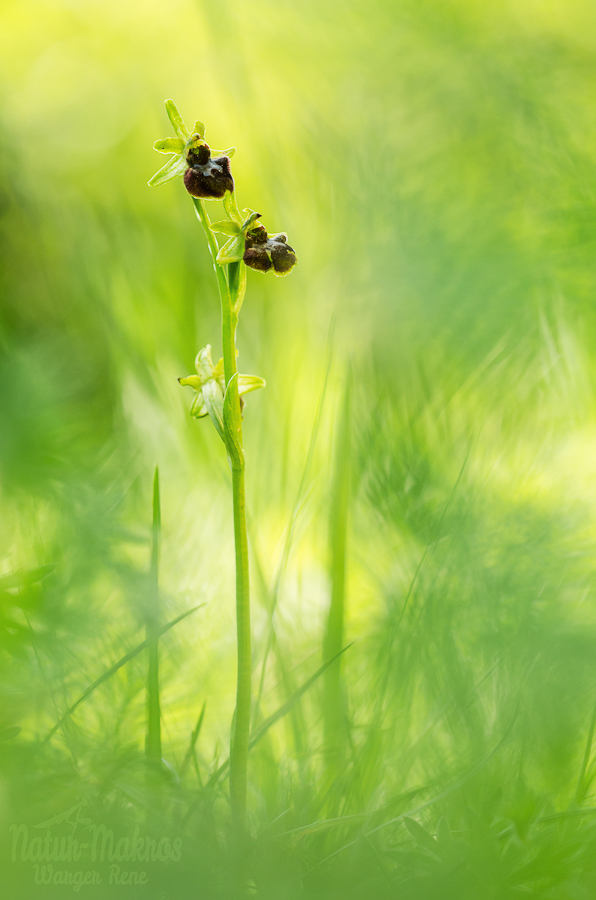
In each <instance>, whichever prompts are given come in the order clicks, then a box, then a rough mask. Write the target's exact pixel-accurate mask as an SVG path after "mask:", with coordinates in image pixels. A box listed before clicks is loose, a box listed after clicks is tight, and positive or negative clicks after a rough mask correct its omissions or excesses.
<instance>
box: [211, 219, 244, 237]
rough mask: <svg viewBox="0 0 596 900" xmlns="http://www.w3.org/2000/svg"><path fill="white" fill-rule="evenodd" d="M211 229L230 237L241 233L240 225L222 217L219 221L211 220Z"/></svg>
mask: <svg viewBox="0 0 596 900" xmlns="http://www.w3.org/2000/svg"><path fill="white" fill-rule="evenodd" d="M211 231H217V233H218V234H228V235H232V237H236V235H238V234H240V233H241V230H240V225H237V224H236V222H230V220H229V219H223V220H222V221H221V222H212V223H211Z"/></svg>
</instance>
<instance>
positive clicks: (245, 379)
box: [238, 375, 267, 395]
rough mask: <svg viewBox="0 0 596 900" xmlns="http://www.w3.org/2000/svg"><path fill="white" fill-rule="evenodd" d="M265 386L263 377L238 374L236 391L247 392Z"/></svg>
mask: <svg viewBox="0 0 596 900" xmlns="http://www.w3.org/2000/svg"><path fill="white" fill-rule="evenodd" d="M266 386H267V382H266V381H265V379H264V378H259V376H258V375H238V393H239V394H241V395H242V394H248V393H249V392H250V391H257V390H258V389H259V388H264V387H266Z"/></svg>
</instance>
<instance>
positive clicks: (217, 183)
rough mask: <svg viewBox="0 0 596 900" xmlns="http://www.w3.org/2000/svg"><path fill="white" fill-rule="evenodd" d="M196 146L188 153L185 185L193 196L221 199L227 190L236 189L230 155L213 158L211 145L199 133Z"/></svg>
mask: <svg viewBox="0 0 596 900" xmlns="http://www.w3.org/2000/svg"><path fill="white" fill-rule="evenodd" d="M196 137H197V140H196V141H195V146H194V147H191V149H189V150H188V152H187V154H186V162H187V165H188V168H187V170H186V172H185V173H184V186H185V188H186V190H187V191H188V193H189V194H190V195H191V196H192V197H200V198H203V199H208V200H221V199H222V197H223V196H224V195H225V193H226V191H233V190H234V179H233V178H232V172H231V170H230V159H229V157H228V156H219V157H218V158H217V159H211V150H210V148H209V145H208V144H206V143H205V142H204V141H202V140H201V139H200V138H199V136H198V135H197V136H196Z"/></svg>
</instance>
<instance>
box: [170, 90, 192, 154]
mask: <svg viewBox="0 0 596 900" xmlns="http://www.w3.org/2000/svg"><path fill="white" fill-rule="evenodd" d="M166 112H167V114H168V119H169V120H170V122H171V123H172V128H173V129H174V131H175V132H176V134H177V135H178V137H179V138H182V140H183V141H184V142H185V143H186V141H187V140H188V138H189V134H188V128H187V127H186V125H185V124H184V119H183V118H182V116H181V115H180V113H179V112H178V107H177V106H176V104H175V103H174V101H173V100H166Z"/></svg>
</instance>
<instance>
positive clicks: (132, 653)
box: [42, 603, 205, 744]
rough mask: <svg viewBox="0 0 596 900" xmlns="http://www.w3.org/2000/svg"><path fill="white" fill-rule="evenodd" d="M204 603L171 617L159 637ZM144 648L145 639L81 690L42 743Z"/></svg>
mask: <svg viewBox="0 0 596 900" xmlns="http://www.w3.org/2000/svg"><path fill="white" fill-rule="evenodd" d="M204 605H205V604H204V603H200V604H199V606H193V608H192V609H187V610H186V612H183V613H181V614H180V615H179V616H177V617H176V618H175V619H172V621H171V622H168V624H167V625H163V626H162V627H161V628H160V629H159V637H161V636H162V634H165V633H166V631H169V630H170V628H173V627H174V625H177V624H178V622H181V621H182V620H183V619H186V617H187V616H190V614H191V613H193V612H196V611H197V609H201V607H203V606H204ZM146 649H147V641H146V640H145V641H143V642H142V643H141V644H138V645H137V646H136V647H135V648H134V649H133V650H129V652H128V653H126V654H125V655H124V656H123V657H122V658H121V659H119V660H118V662H116V663H114V665H113V666H111V667H110V668H109V669H107V670H106V671H105V672H104V673H103V675H100V676H99V678H96V679H95V681H94V682H93V683H92V684H90V685H89V687H88V688H87V689H86V690H85V691H83V693H82V694H81V696H80V697H79V699H78V700H77V701H76V702H75V703H73V704H72V706H69V708H68V709H67V710H66V712H65V713H64V715H63V716H62V717H61V719H60V720H59V721H58V722H56V724H55V725H54V726H53V728H52V729H51V730H50V731H49V732H48V734H47V735H46V736H45V738H44V739H43V741H42V743H44V744H46V743H47V742H48V741H49V740H50V739H51V738H52V737H53V736H54V735H55V734H56V732H57V731H58V729H59V728H61V727H62V725H64V723H65V722H66V720H67V719H68V718H70V716H72V714H73V712H74V711H75V710H76V709H77V708H78V707H79V706H80V705H81V703H83V702H84V701H85V700H86V699H87V698H88V697H90V696H91V694H92V693H93V692H94V691H95V690H96V689H97V688H98V687H100V686H101V685H102V684H105V682H106V681H109V679H110V678H111V677H112V675H115V674H116V672H117V671H118V670H119V669H121V668H122V666H125V665H126V663H127V662H130V661H131V659H134V658H135V656H138V655H139V653H142V652H143V650H146Z"/></svg>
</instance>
